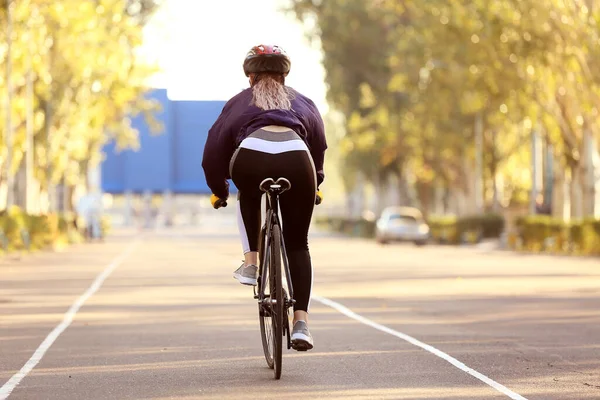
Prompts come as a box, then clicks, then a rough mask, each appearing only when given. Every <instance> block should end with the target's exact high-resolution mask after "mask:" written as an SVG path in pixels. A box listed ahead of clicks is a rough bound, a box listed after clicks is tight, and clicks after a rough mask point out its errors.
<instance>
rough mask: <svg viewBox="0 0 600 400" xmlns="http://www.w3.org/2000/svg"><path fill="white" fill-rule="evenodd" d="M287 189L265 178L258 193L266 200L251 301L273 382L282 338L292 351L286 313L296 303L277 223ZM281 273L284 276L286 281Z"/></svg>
mask: <svg viewBox="0 0 600 400" xmlns="http://www.w3.org/2000/svg"><path fill="white" fill-rule="evenodd" d="M290 188H291V183H290V181H288V180H287V179H285V178H279V179H277V181H273V179H271V178H267V179H265V180H263V181H262V182H261V183H260V190H261V191H262V192H264V193H266V195H267V196H266V202H265V205H266V207H265V208H266V213H265V220H264V225H263V226H262V229H261V235H260V242H259V252H258V254H259V260H260V265H259V267H258V285H257V286H256V287H255V288H254V299H256V300H258V314H259V321H260V334H261V339H262V345H263V351H264V354H265V360H266V361H267V365H268V366H269V368H271V369H273V373H274V375H275V379H280V378H281V370H282V352H283V337H286V342H287V348H288V349H291V348H292V342H291V332H290V319H289V312H290V308H292V307H293V306H294V303H295V302H296V301H295V300H294V290H293V287H292V281H291V276H290V269H289V265H288V260H287V254H286V252H285V243H284V240H283V235H282V233H281V221H280V219H279V196H280V195H281V194H282V193H284V192H285V191H287V190H289V189H290ZM282 260H283V270H282V262H281V261H282ZM282 273H283V274H285V279H284V277H283V276H282ZM284 285H285V286H287V290H286V288H285V287H284Z"/></svg>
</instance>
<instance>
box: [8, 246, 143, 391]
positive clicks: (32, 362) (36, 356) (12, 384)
mask: <svg viewBox="0 0 600 400" xmlns="http://www.w3.org/2000/svg"><path fill="white" fill-rule="evenodd" d="M140 242H141V239H137V240H135V241H134V242H132V243H131V244H130V245H129V246H128V247H127V248H126V249H125V251H124V252H123V253H121V255H119V256H118V257H117V258H115V259H114V260H113V262H111V263H110V264H108V265H107V266H106V268H104V270H103V271H102V272H101V273H100V274H99V275H98V276H97V277H96V279H95V280H94V282H93V283H92V284H91V286H90V287H89V288H88V290H86V291H85V293H84V294H82V295H81V297H79V298H78V299H77V300H76V301H75V302H74V303H73V304H72V305H71V308H69V310H68V311H67V312H66V313H65V315H64V317H63V320H62V322H61V323H60V324H58V325H57V326H56V328H54V330H52V332H50V334H49V335H48V336H47V337H46V339H45V340H44V341H43V342H42V344H40V346H39V347H38V348H37V350H36V351H35V353H33V355H32V356H31V358H30V359H29V361H27V362H26V363H25V365H24V366H23V368H21V370H20V371H19V372H17V373H16V374H14V375H13V376H12V377H11V378H10V379H9V380H8V382H6V383H5V384H4V385H3V386H2V387H1V388H0V400H6V399H7V398H8V396H9V395H10V394H11V392H12V391H13V390H14V389H15V388H16V387H17V385H19V383H20V382H21V381H22V380H23V378H25V377H26V376H27V374H29V373H30V372H31V370H32V369H34V368H35V366H36V365H37V364H38V363H39V362H40V360H41V359H42V358H43V357H44V354H46V351H48V349H49V348H50V346H52V344H53V343H54V341H55V340H56V339H57V338H58V337H59V336H60V335H61V334H62V333H63V332H64V331H65V330H66V329H67V328H68V327H69V325H71V322H73V319H74V318H75V315H76V314H77V312H78V311H79V309H80V308H81V306H83V304H84V303H85V302H86V301H87V299H89V298H90V297H91V296H92V295H93V294H94V293H96V291H98V289H100V287H101V286H102V284H103V283H104V281H105V280H106V278H108V277H109V276H110V274H111V273H112V272H113V271H114V270H115V269H116V268H117V267H118V266H119V265H121V264H122V263H123V261H125V259H126V258H127V257H128V256H129V255H130V254H131V253H132V252H133V251H134V250H135V248H136V247H137V246H138V245H139V244H140Z"/></svg>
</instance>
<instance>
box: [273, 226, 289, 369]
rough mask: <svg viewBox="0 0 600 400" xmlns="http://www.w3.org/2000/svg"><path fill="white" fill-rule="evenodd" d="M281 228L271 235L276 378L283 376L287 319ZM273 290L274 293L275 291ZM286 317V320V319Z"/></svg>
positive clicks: (274, 228)
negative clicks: (283, 285) (283, 284)
mask: <svg viewBox="0 0 600 400" xmlns="http://www.w3.org/2000/svg"><path fill="white" fill-rule="evenodd" d="M281 254H282V253H281V229H280V228H279V226H278V225H274V226H273V230H272V236H271V254H270V258H271V262H270V263H269V264H270V265H269V266H270V269H271V270H270V271H269V273H270V276H271V277H272V280H271V282H273V284H272V285H271V289H272V290H273V292H274V295H275V304H272V308H271V309H272V313H273V315H272V317H271V322H272V323H273V336H274V339H275V340H274V341H273V345H274V346H273V350H274V352H273V362H274V364H275V368H274V375H275V379H280V378H281V370H282V363H281V361H282V352H283V324H284V323H285V322H286V321H285V320H287V313H286V314H285V315H284V310H285V309H286V308H285V305H284V304H283V288H282V281H281V278H282V276H281V272H282V271H281ZM273 292H272V293H273ZM284 319H285V320H284Z"/></svg>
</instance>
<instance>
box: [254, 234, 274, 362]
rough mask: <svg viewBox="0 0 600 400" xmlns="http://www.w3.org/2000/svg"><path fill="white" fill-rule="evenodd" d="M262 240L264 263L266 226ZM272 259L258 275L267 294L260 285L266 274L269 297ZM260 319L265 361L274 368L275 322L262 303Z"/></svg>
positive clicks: (259, 306) (261, 249) (261, 247)
mask: <svg viewBox="0 0 600 400" xmlns="http://www.w3.org/2000/svg"><path fill="white" fill-rule="evenodd" d="M260 237H261V241H260V243H259V251H258V253H259V260H260V262H261V263H262V261H263V252H264V246H265V228H264V227H263V228H262V230H261V235H260ZM270 264H271V263H270V260H267V264H266V265H261V268H260V274H259V277H258V291H259V293H265V294H267V292H266V291H263V290H262V288H261V287H260V285H261V282H262V280H261V279H262V278H261V276H262V274H266V275H267V276H266V278H267V287H268V288H269V292H268V294H269V297H268V298H270V293H271V290H270V287H271V284H270V282H271V276H270V274H269V269H270V267H269V265H270ZM265 298H267V297H265ZM258 319H259V322H260V337H261V341H262V346H263V352H264V354H265V361H266V362H267V366H268V367H269V368H271V369H273V368H274V367H275V363H274V360H273V354H274V349H273V348H272V344H273V339H274V337H273V323H272V322H271V319H272V318H271V314H270V312H269V310H268V309H266V307H265V306H263V305H261V304H260V303H259V304H258Z"/></svg>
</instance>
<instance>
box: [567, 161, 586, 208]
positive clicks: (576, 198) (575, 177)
mask: <svg viewBox="0 0 600 400" xmlns="http://www.w3.org/2000/svg"><path fill="white" fill-rule="evenodd" d="M570 172H571V182H570V185H571V187H570V189H571V190H570V196H571V201H570V203H571V218H581V217H583V195H582V194H583V193H582V187H581V182H582V177H581V175H582V168H581V164H579V163H578V164H572V165H571V166H570Z"/></svg>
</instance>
